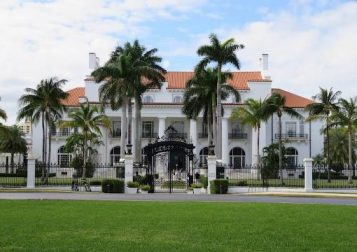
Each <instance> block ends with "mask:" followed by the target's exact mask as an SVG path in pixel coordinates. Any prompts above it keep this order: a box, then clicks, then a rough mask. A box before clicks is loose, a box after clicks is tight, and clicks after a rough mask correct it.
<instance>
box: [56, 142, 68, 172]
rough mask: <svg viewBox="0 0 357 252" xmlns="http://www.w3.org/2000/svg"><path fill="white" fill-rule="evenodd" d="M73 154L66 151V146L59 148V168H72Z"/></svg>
mask: <svg viewBox="0 0 357 252" xmlns="http://www.w3.org/2000/svg"><path fill="white" fill-rule="evenodd" d="M71 160H72V154H71V153H68V152H66V151H65V149H64V146H61V147H59V148H58V151H57V163H58V165H59V167H70V164H71Z"/></svg>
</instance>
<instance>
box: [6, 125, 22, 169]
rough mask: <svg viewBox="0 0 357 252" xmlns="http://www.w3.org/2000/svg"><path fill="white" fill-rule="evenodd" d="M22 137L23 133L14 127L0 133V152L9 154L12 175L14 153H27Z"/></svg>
mask: <svg viewBox="0 0 357 252" xmlns="http://www.w3.org/2000/svg"><path fill="white" fill-rule="evenodd" d="M23 137H24V133H22V131H21V130H20V128H19V127H17V126H16V125H14V126H11V127H6V130H5V131H1V133H0V151H1V152H8V153H9V152H10V153H11V161H10V163H11V173H14V166H15V162H14V155H15V153H22V154H25V153H26V151H27V146H26V145H27V143H26V140H25V139H24V138H23ZM6 173H7V171H6Z"/></svg>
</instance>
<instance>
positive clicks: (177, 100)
mask: <svg viewBox="0 0 357 252" xmlns="http://www.w3.org/2000/svg"><path fill="white" fill-rule="evenodd" d="M173 102H174V103H182V96H180V95H175V96H174V99H173Z"/></svg>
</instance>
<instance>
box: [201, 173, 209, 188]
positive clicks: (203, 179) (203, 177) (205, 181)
mask: <svg viewBox="0 0 357 252" xmlns="http://www.w3.org/2000/svg"><path fill="white" fill-rule="evenodd" d="M199 181H200V183H201V184H202V186H203V188H205V189H207V186H208V177H206V176H203V175H201V176H200V179H199Z"/></svg>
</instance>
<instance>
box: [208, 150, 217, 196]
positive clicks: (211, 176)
mask: <svg viewBox="0 0 357 252" xmlns="http://www.w3.org/2000/svg"><path fill="white" fill-rule="evenodd" d="M216 162H217V158H216V156H211V155H208V156H207V166H208V187H207V193H208V194H211V181H212V180H215V179H216Z"/></svg>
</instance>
